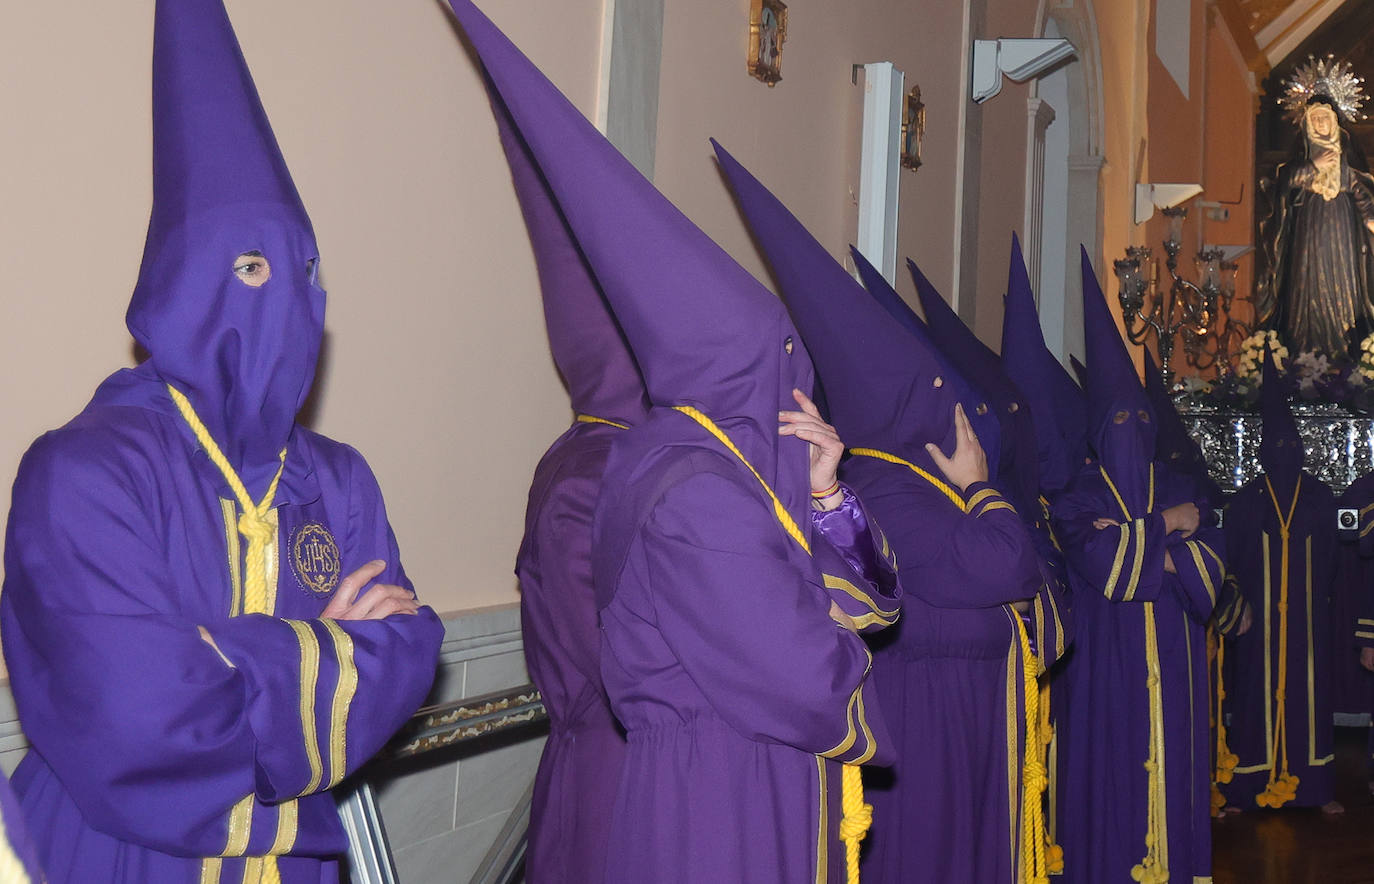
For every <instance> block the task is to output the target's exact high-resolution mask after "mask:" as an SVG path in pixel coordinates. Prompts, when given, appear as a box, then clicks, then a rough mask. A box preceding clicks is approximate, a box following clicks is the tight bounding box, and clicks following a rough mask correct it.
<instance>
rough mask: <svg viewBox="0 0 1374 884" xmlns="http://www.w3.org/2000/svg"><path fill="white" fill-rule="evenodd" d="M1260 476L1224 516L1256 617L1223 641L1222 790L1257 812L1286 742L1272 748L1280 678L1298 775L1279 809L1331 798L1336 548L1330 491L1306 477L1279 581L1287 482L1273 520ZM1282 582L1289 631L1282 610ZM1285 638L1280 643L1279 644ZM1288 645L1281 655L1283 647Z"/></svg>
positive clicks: (1234, 568) (1233, 569)
mask: <svg viewBox="0 0 1374 884" xmlns="http://www.w3.org/2000/svg"><path fill="white" fill-rule="evenodd" d="M1267 476H1268V474H1265V475H1262V476H1260V477H1258V478H1256V479H1254V480H1253V481H1251V482H1250V483H1249V484H1247V485H1246V486H1245V487H1244V488H1242V489H1240V490H1239V491H1237V492H1236V494H1235V495H1234V496H1233V497H1232V499H1231V502H1230V505H1229V506H1228V507H1227V511H1226V549H1227V560H1226V563H1227V570H1228V571H1229V572H1230V573H1232V574H1233V575H1235V578H1236V583H1237V586H1238V587H1239V589H1240V592H1241V594H1242V595H1244V596H1245V599H1246V601H1247V602H1248V603H1249V605H1250V608H1251V611H1252V612H1253V618H1254V622H1253V624H1252V625H1251V627H1250V630H1249V631H1248V632H1246V634H1245V635H1242V636H1236V637H1232V638H1228V639H1227V647H1226V659H1227V663H1228V665H1233V666H1234V669H1233V670H1232V673H1228V675H1229V676H1230V677H1229V679H1228V681H1227V683H1226V712H1227V713H1228V717H1229V722H1230V723H1229V726H1228V728H1227V740H1228V743H1229V745H1230V748H1231V751H1232V752H1234V753H1235V754H1236V756H1237V757H1238V759H1239V760H1238V763H1237V766H1236V769H1235V774H1234V778H1233V779H1232V781H1231V782H1230V783H1229V784H1227V785H1225V786H1223V787H1222V791H1223V792H1224V794H1225V795H1226V798H1227V800H1228V801H1229V802H1230V803H1231V804H1235V805H1237V806H1239V807H1242V808H1246V809H1253V808H1255V807H1256V803H1255V798H1256V796H1258V795H1260V794H1261V793H1263V792H1264V791H1265V788H1266V785H1267V784H1268V781H1269V778H1270V771H1271V769H1272V768H1273V765H1274V764H1275V760H1276V758H1277V759H1278V762H1279V764H1280V767H1282V751H1281V750H1282V748H1283V743H1282V742H1278V743H1276V741H1275V726H1276V725H1277V723H1278V721H1277V717H1278V714H1279V713H1278V701H1277V698H1276V694H1277V691H1278V689H1279V679H1280V676H1281V673H1282V677H1283V678H1284V679H1285V681H1286V685H1285V693H1286V697H1285V699H1284V707H1285V709H1284V713H1285V714H1284V716H1283V729H1284V731H1285V736H1286V744H1287V755H1288V767H1287V770H1288V771H1289V772H1290V773H1292V774H1293V775H1294V776H1296V777H1297V778H1298V786H1297V796H1296V798H1295V799H1293V800H1292V801H1291V802H1289V803H1288V804H1287V805H1285V806H1319V805H1322V804H1325V803H1327V802H1328V801H1331V800H1332V784H1331V767H1330V764H1331V761H1332V751H1333V750H1332V739H1333V736H1334V732H1333V726H1332V722H1331V691H1330V683H1331V667H1330V662H1331V660H1330V646H1331V637H1332V622H1331V592H1332V589H1333V587H1334V583H1335V578H1336V568H1337V561H1338V558H1339V551H1338V549H1337V544H1338V540H1337V536H1336V506H1335V500H1334V498H1333V495H1332V494H1331V490H1330V489H1329V488H1327V487H1326V486H1325V485H1324V484H1322V482H1321V481H1320V480H1319V479H1317V478H1315V477H1313V476H1312V475H1310V474H1308V473H1303V474H1302V477H1301V480H1300V482H1299V483H1298V488H1297V500H1296V506H1295V508H1294V509H1293V510H1292V517H1291V519H1292V521H1291V523H1290V524H1289V527H1288V534H1289V537H1288V541H1287V547H1288V549H1287V556H1286V558H1287V566H1288V573H1287V575H1286V580H1285V575H1284V574H1283V571H1282V566H1283V564H1284V559H1285V554H1284V540H1283V537H1282V528H1281V522H1282V520H1283V519H1285V518H1287V517H1288V513H1289V508H1290V506H1294V494H1293V490H1294V489H1293V483H1289V484H1287V485H1286V486H1285V485H1283V484H1282V483H1278V482H1275V483H1274V493H1275V495H1276V496H1277V499H1278V505H1279V507H1281V508H1282V510H1283V513H1282V514H1280V513H1279V512H1278V511H1277V510H1276V508H1275V504H1274V500H1273V499H1271V498H1270V495H1269V489H1268V487H1267V486H1266V484H1265V479H1266V477H1267ZM1285 583H1286V584H1287V608H1288V610H1287V617H1286V625H1285V624H1284V619H1285V618H1284V616H1283V614H1282V612H1281V609H1280V605H1281V604H1282V603H1283V592H1282V590H1283V586H1284V584H1285ZM1285 633H1286V637H1285ZM1282 644H1286V646H1287V647H1286V653H1285V654H1282V655H1281V653H1280V647H1281V645H1282Z"/></svg>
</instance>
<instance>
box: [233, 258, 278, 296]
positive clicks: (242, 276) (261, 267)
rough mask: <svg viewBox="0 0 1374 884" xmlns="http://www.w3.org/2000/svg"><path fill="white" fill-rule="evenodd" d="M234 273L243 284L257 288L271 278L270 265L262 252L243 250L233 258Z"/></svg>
mask: <svg viewBox="0 0 1374 884" xmlns="http://www.w3.org/2000/svg"><path fill="white" fill-rule="evenodd" d="M234 275H235V276H237V277H238V278H239V281H240V282H242V283H243V284H244V285H248V286H252V287H253V288H258V287H259V286H261V285H262V284H263V283H265V282H267V280H269V279H271V278H272V267H271V265H269V264H268V263H267V259H266V258H264V257H263V256H262V252H258V251H252V252H244V253H243V254H241V255H239V256H238V257H237V258H235V259H234Z"/></svg>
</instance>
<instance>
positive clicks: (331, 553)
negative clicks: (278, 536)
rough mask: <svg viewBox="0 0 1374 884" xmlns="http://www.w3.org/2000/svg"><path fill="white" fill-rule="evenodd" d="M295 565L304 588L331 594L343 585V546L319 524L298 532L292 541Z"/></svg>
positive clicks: (310, 524)
mask: <svg viewBox="0 0 1374 884" xmlns="http://www.w3.org/2000/svg"><path fill="white" fill-rule="evenodd" d="M291 566H292V570H294V571H295V572H296V579H297V580H299V581H300V584H301V586H303V587H305V588H306V589H308V590H310V591H311V592H313V593H316V594H318V595H328V594H329V593H331V592H333V591H334V588H335V587H336V586H338V585H339V545H338V544H337V543H335V542H334V535H332V534H330V533H329V529H328V528H326V527H324V526H323V525H321V524H320V523H319V522H309V523H307V524H305V525H302V526H301V527H299V528H297V529H296V535H295V537H293V538H292V539H291Z"/></svg>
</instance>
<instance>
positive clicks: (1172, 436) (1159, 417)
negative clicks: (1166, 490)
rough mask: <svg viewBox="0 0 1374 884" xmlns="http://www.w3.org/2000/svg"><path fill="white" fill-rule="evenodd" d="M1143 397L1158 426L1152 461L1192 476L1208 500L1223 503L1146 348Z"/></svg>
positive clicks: (1200, 453) (1205, 462)
mask: <svg viewBox="0 0 1374 884" xmlns="http://www.w3.org/2000/svg"><path fill="white" fill-rule="evenodd" d="M1145 395H1146V396H1147V397H1149V399H1150V404H1151V406H1152V407H1153V408H1154V412H1155V419H1156V422H1157V425H1158V433H1159V436H1158V439H1157V440H1156V442H1155V458H1156V459H1157V460H1160V461H1162V462H1163V463H1165V464H1166V465H1168V467H1169V469H1171V470H1173V471H1175V472H1177V473H1180V474H1182V475H1186V476H1191V477H1192V478H1193V480H1194V481H1196V482H1197V484H1198V488H1199V489H1200V490H1201V491H1202V492H1203V493H1204V494H1205V495H1206V496H1207V499H1208V500H1209V501H1210V502H1212V503H1213V504H1217V505H1219V504H1220V503H1221V500H1222V493H1221V487H1220V486H1218V485H1217V483H1216V482H1215V481H1214V480H1213V479H1212V477H1211V475H1210V474H1209V473H1208V472H1207V459H1206V458H1205V457H1203V455H1202V449H1201V448H1200V447H1198V444H1197V441H1196V440H1194V439H1193V437H1192V435H1191V434H1190V433H1189V432H1188V428H1187V426H1185V425H1184V423H1183V418H1181V417H1179V414H1178V409H1177V408H1175V407H1174V400H1173V397H1172V396H1170V395H1169V391H1168V390H1166V389H1164V381H1163V379H1161V378H1160V375H1159V367H1158V366H1157V365H1155V358H1154V357H1153V356H1152V355H1150V351H1149V349H1148V348H1147V349H1146V350H1145Z"/></svg>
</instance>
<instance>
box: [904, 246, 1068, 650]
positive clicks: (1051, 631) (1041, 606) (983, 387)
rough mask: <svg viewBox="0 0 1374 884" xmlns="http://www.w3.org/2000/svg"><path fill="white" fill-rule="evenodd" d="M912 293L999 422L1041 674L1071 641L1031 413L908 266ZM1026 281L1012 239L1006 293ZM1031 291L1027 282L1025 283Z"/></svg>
mask: <svg viewBox="0 0 1374 884" xmlns="http://www.w3.org/2000/svg"><path fill="white" fill-rule="evenodd" d="M907 267H908V268H909V269H910V270H911V276H912V279H913V280H914V281H915V283H916V294H917V297H919V298H920V300H921V309H922V310H924V311H925V314H926V322H927V324H928V325H929V327H930V332H931V335H930V336H931V340H932V341H934V342H938V344H937V345H938V347H939V349H940V352H942V353H944V354H945V355H946V356H947V357H948V358H949V360H950V362H951V363H953V365H954V366H955V368H956V370H957V371H958V372H959V373H960V374H962V375H963V376H964V377H966V378H969V379H970V383H971V384H973V386H974V388H975V389H977V390H980V391H982V395H983V398H984V399H985V400H986V401H987V403H988V407H989V409H990V410H991V411H992V413H993V414H995V415H996V416H997V423H998V426H999V429H1000V432H999V437H1000V439H1001V458H1000V461H999V463H998V465H997V467H996V469H994V470H992V474H993V476H994V482H995V484H996V485H997V486H998V487H999V488H1001V489H1003V490H1004V491H1005V493H1006V494H1007V496H1008V498H1009V499H1010V500H1011V501H1012V503H1013V504H1014V505H1015V506H1016V511H1017V513H1019V514H1020V516H1021V520H1022V521H1023V522H1025V523H1026V529H1027V530H1028V531H1029V532H1030V535H1031V540H1032V542H1033V543H1034V544H1035V549H1036V554H1037V557H1038V559H1039V560H1040V570H1041V575H1042V578H1043V580H1042V586H1041V589H1040V591H1039V592H1038V593H1036V597H1035V601H1034V602H1033V603H1032V604H1031V607H1030V609H1029V610H1027V611H1026V612H1024V613H1025V616H1026V618H1027V625H1028V626H1030V627H1031V629H1032V634H1033V636H1034V637H1035V638H1036V639H1037V641H1036V643H1035V644H1036V651H1037V654H1038V656H1039V657H1040V661H1041V669H1040V672H1041V673H1042V674H1043V673H1044V672H1045V671H1047V670H1048V669H1049V667H1050V666H1051V665H1052V664H1053V663H1054V662H1055V661H1056V660H1058V659H1059V658H1060V657H1062V656H1063V655H1064V650H1065V647H1066V646H1067V643H1068V640H1069V636H1068V633H1069V610H1068V605H1067V598H1066V593H1067V590H1066V588H1065V586H1066V581H1067V577H1066V575H1065V572H1064V561H1063V556H1062V555H1061V554H1060V552H1059V549H1058V542H1057V541H1056V540H1055V539H1054V532H1053V529H1052V527H1051V524H1050V516H1049V505H1048V501H1047V500H1046V499H1045V498H1044V496H1043V495H1041V493H1040V485H1041V482H1040V453H1039V442H1038V432H1037V430H1036V425H1035V416H1034V412H1033V411H1032V410H1031V409H1030V408H1029V407H1028V403H1027V399H1026V396H1025V394H1024V393H1023V392H1022V388H1021V386H1020V385H1019V384H1017V383H1016V382H1015V381H1013V380H1012V378H1011V376H1010V373H1009V372H1008V371H1007V368H1006V366H1005V365H1004V364H1003V361H1002V359H1001V358H1000V357H999V356H998V355H997V354H996V353H994V352H992V350H991V349H989V348H988V346H987V345H986V344H984V343H983V342H982V341H980V340H979V339H978V336H977V335H975V334H974V333H973V330H972V329H970V328H969V327H968V326H966V325H965V324H964V321H963V320H962V319H960V318H959V314H957V313H955V312H954V310H952V309H951V308H950V306H949V304H948V303H947V302H946V301H945V299H944V298H943V297H941V295H940V293H939V292H938V291H936V289H935V286H933V285H931V283H930V280H929V279H928V278H927V277H926V275H925V274H924V273H922V272H921V269H920V268H919V267H917V266H916V262H915V261H912V260H910V259H908V260H907ZM1024 275H1025V264H1024V262H1023V261H1022V260H1021V250H1020V243H1019V242H1018V241H1017V240H1016V237H1015V235H1013V236H1012V255H1011V265H1010V268H1009V272H1008V287H1009V288H1010V287H1011V286H1014V285H1016V284H1018V276H1024ZM1025 284H1026V285H1027V286H1029V284H1030V283H1029V280H1027V281H1026V283H1025Z"/></svg>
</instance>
